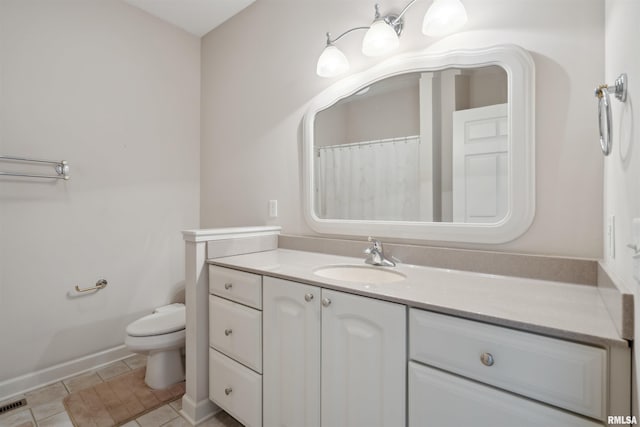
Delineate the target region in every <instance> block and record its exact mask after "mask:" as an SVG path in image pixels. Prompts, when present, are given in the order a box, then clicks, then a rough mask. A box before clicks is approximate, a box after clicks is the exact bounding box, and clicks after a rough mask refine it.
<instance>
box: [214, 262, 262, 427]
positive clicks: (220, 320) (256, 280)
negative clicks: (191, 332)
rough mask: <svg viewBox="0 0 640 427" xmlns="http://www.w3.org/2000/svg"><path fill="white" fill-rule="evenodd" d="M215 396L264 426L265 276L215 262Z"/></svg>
mask: <svg viewBox="0 0 640 427" xmlns="http://www.w3.org/2000/svg"><path fill="white" fill-rule="evenodd" d="M209 292H210V294H211V295H209V346H210V348H209V399H211V400H212V401H213V402H215V403H216V404H217V405H218V406H220V407H221V408H222V409H224V410H225V411H227V412H228V413H229V414H231V415H232V416H233V417H234V418H236V419H237V420H238V421H240V422H241V423H242V424H243V425H245V426H246V427H260V426H262V311H261V308H262V276H260V275H258V274H251V273H246V272H243V271H238V270H232V269H229V268H223V267H217V266H213V265H212V266H209Z"/></svg>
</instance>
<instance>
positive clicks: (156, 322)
mask: <svg viewBox="0 0 640 427" xmlns="http://www.w3.org/2000/svg"><path fill="white" fill-rule="evenodd" d="M184 328H185V308H184V305H182V304H180V305H179V306H178V305H177V304H176V306H174V307H171V308H169V307H167V308H166V309H164V310H159V311H156V312H155V313H153V314H149V315H147V316H144V317H142V318H140V319H138V320H136V321H135V322H132V323H130V324H129V326H127V335H129V336H132V337H148V336H155V335H164V334H170V333H172V332H177V331H180V330H184Z"/></svg>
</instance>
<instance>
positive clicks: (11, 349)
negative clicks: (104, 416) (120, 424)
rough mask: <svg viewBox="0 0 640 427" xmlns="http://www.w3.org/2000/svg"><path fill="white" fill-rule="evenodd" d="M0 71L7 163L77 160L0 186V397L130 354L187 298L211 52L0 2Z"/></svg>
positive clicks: (89, 1)
mask: <svg viewBox="0 0 640 427" xmlns="http://www.w3.org/2000/svg"><path fill="white" fill-rule="evenodd" d="M0 71H1V75H0V155H1V154H4V155H8V154H12V155H16V156H28V157H36V158H44V159H54V160H61V159H66V160H68V161H69V164H70V166H71V176H72V178H71V180H70V181H68V182H47V181H35V180H25V179H10V178H0V215H1V216H0V337H2V339H0V361H1V362H2V363H0V383H2V382H3V381H7V380H9V379H12V378H15V377H17V376H19V375H21V374H25V373H31V372H34V371H37V370H40V369H42V368H46V367H49V366H51V365H54V364H57V363H60V362H66V361H69V360H72V359H74V358H78V357H81V356H84V355H88V354H92V353H95V352H98V351H101V350H104V349H108V348H111V347H114V346H117V345H120V344H123V343H124V334H125V332H124V330H125V327H126V325H127V323H128V322H129V321H131V320H132V319H133V318H134V317H136V316H139V315H140V314H141V313H143V312H150V310H151V309H152V308H153V307H155V306H159V305H162V304H166V303H169V302H170V301H171V300H172V299H174V298H180V293H181V288H182V287H183V283H182V282H183V280H184V244H183V241H182V237H181V234H180V230H182V229H185V228H193V227H197V226H198V225H199V222H198V221H199V218H198V203H199V167H198V155H199V108H200V105H199V100H200V84H199V82H200V40H199V39H198V38H196V37H194V36H191V35H189V34H187V33H185V32H183V31H181V30H178V29H176V28H175V27H172V26H170V25H169V24H166V23H163V22H161V21H159V20H158V19H156V18H153V17H151V16H150V15H147V14H145V13H144V12H142V11H140V10H138V9H136V8H133V7H132V6H128V5H126V4H124V3H122V2H120V1H118V0H100V1H98V0H56V1H47V0H0ZM9 167H12V165H7V164H3V163H1V162H0V170H5V169H7V168H9ZM47 172H48V170H47ZM99 278H105V279H107V280H108V281H109V285H108V286H107V288H106V289H104V290H102V291H100V292H98V293H97V294H94V295H90V296H85V297H82V298H77V299H69V298H67V296H66V294H67V292H68V291H70V290H71V289H73V287H74V285H76V284H79V285H80V286H81V287H86V286H92V285H93V284H94V283H95V282H96V280H97V279H99Z"/></svg>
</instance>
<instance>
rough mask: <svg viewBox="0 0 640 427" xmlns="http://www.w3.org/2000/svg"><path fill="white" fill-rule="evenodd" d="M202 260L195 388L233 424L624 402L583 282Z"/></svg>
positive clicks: (602, 407)
mask: <svg viewBox="0 0 640 427" xmlns="http://www.w3.org/2000/svg"><path fill="white" fill-rule="evenodd" d="M208 264H209V266H208V273H209V292H210V296H209V319H210V324H209V345H210V349H209V357H210V359H209V360H210V365H209V397H210V399H211V400H212V401H213V402H215V403H216V404H217V405H218V406H220V407H221V408H223V409H224V410H226V411H227V412H229V413H230V414H231V415H233V416H234V417H235V418H237V419H238V420H239V421H240V422H241V423H243V424H244V425H246V426H262V425H263V426H276V425H282V426H320V425H322V426H327V427H329V426H364V425H366V426H394V427H395V426H403V425H408V426H421V425H426V423H429V425H437V426H442V427H444V426H458V425H475V426H496V425H519V426H532V427H533V426H543V425H545V426H546V425H562V426H602V425H606V422H607V416H608V415H627V414H629V413H630V384H629V381H630V369H631V354H630V348H629V343H628V342H627V341H626V340H623V339H621V338H620V337H619V335H618V333H617V331H616V328H615V326H614V325H613V322H612V321H611V318H610V317H609V314H608V312H607V310H606V308H605V307H604V304H603V302H602V300H601V298H600V296H599V293H598V291H597V289H596V288H595V287H591V286H581V285H572V284H563V283H558V282H548V281H541V280H532V279H522V278H515V277H507V276H495V275H487V274H478V273H469V272H462V271H453V270H444V269H437V268H430V267H421V266H413V265H403V264H399V265H398V266H397V267H393V268H390V269H388V270H385V269H382V271H385V272H386V271H389V272H390V273H389V274H392V275H399V276H400V278H399V279H398V278H395V277H387V276H386V275H384V274H383V275H381V276H378V275H377V274H376V273H375V272H374V273H373V275H372V276H371V279H370V280H369V281H368V282H363V281H358V277H357V276H358V274H360V272H359V271H360V270H358V269H363V274H368V271H366V269H367V267H365V268H363V267H364V263H363V260H362V259H356V258H349V257H340V256H332V255H326V254H318V253H312V252H302V251H293V250H286V249H275V250H270V251H265V252H258V253H251V254H245V255H237V256H230V257H222V258H216V259H210V260H208ZM327 267H329V268H332V269H333V270H335V269H337V271H338V272H339V271H340V269H341V268H347V269H348V273H347V274H346V275H344V276H340V275H339V274H338V276H335V274H334V273H332V274H323V270H326V269H327ZM368 269H378V270H380V269H381V267H368ZM333 270H332V271H333ZM391 272H392V273H391ZM320 274H322V275H320ZM336 274H337V273H336ZM354 274H355V275H356V276H355V277H354V276H353V275H354ZM327 276H329V277H327ZM332 277H334V278H332ZM335 277H338V278H335ZM379 277H381V278H379Z"/></svg>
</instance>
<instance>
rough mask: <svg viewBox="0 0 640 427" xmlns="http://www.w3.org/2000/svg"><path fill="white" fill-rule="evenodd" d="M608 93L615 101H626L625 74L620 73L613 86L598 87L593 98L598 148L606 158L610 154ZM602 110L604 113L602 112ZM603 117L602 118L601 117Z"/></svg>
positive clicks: (610, 132) (609, 104)
mask: <svg viewBox="0 0 640 427" xmlns="http://www.w3.org/2000/svg"><path fill="white" fill-rule="evenodd" d="M609 93H613V94H614V95H615V97H616V99H618V100H620V101H621V102H625V101H626V100H627V74H626V73H622V74H620V75H619V76H618V78H617V79H616V81H615V82H614V84H613V87H609V85H606V84H604V85H600V86H598V87H597V88H596V90H595V96H596V98H598V128H599V130H600V148H602V153H603V154H604V155H605V156H608V155H609V154H610V153H611V141H612V131H611V99H610V98H609ZM603 110H604V112H603ZM603 116H604V117H603Z"/></svg>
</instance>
